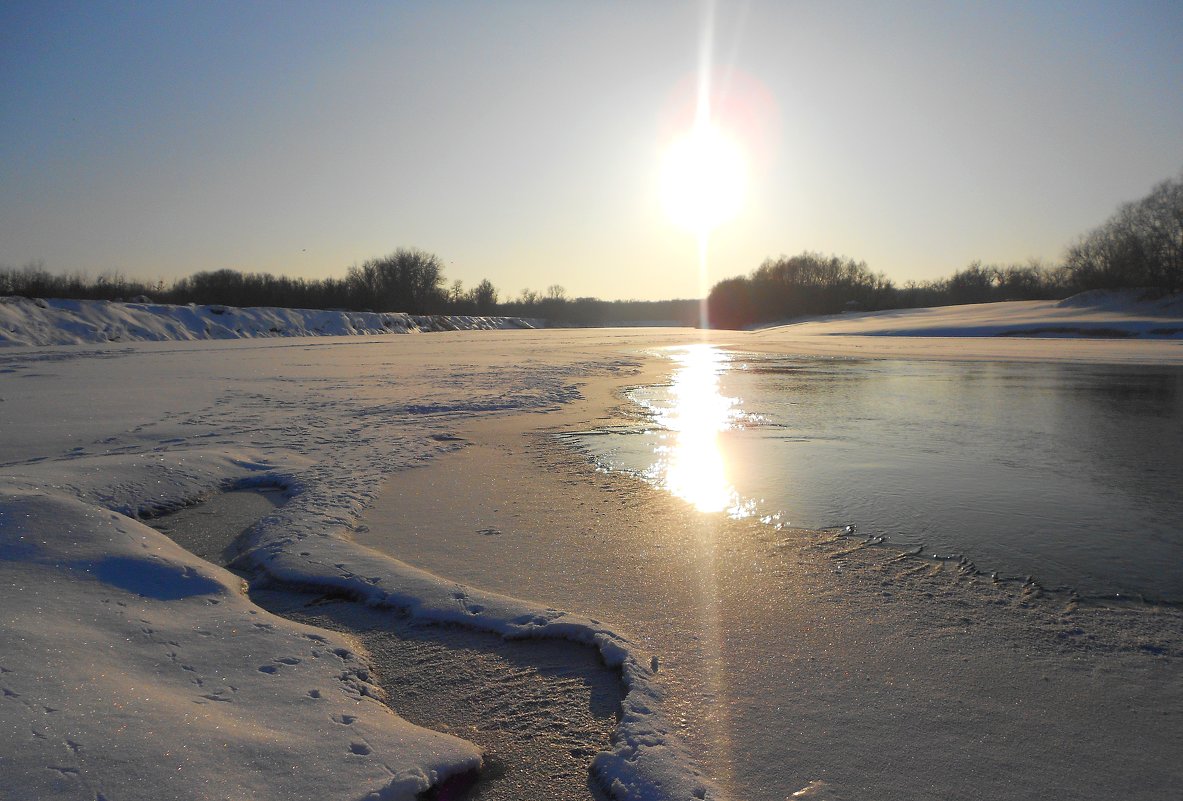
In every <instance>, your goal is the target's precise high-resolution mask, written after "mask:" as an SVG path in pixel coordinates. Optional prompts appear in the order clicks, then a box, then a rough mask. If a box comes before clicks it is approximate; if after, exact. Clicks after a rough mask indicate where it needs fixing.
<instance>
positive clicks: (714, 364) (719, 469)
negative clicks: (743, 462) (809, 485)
mask: <svg viewBox="0 0 1183 801" xmlns="http://www.w3.org/2000/svg"><path fill="white" fill-rule="evenodd" d="M672 355H673V359H674V361H675V362H677V364H678V368H677V370H676V371H675V373H674V376H673V385H672V387H671V395H672V398H671V400H672V404H671V406H670V408H669V409H667V410H665V411H664V413H663V414H662V415H661V420H662V423H663V425H664V426H666V427H667V428H669V429H670V430H671V431H672V432H673V434H674V440H673V443H672V446H671V447H669V448H668V449H667V450H666V452H665V454H666V458H665V459H664V461H663V462H662V463H661V465H660V468H659V469H660V471H661V473H662V483H663V485H664V486H665V487H666V488H667V489H668V490H669V491H670V492H672V493H673V494H674V495H675V496H677V497H679V498H681V499H683V500H685V501H688V502H689V503H691V504H693V505H694V507H695V508H697V509H698V510H699V511H700V512H723V511H726V512H728V513H730V514H731V515H732V516H735V517H742V516H744V515H745V514H747V513H748V512H749V511H750V510H748V509H746V508H745V507H744V505H743V504H742V503H741V502H740V499H739V496H738V495H737V494H736V492H735V488H734V487H733V486H732V485H731V482H730V481H729V480H728V477H727V465H726V460H725V458H724V455H723V451H722V449H721V447H720V443H719V436H720V435H721V434H722V433H723V432H724V431H727V430H729V429H731V428H733V427H734V426H735V425H736V420H737V419H738V418H739V416H740V412H739V409H738V408H736V404H737V401H736V400H735V399H734V398H728V397H724V396H723V395H722V394H721V392H720V389H719V376H720V374H721V373H723V372H724V371H725V370H726V369H727V357H726V356H725V355H724V354H723V353H721V352H720V351H719V350H718V349H717V348H715V347H713V346H711V345H697V346H693V345H692V346H690V347H687V348H684V349H682V350H680V351H677V352H675V353H674V354H672Z"/></svg>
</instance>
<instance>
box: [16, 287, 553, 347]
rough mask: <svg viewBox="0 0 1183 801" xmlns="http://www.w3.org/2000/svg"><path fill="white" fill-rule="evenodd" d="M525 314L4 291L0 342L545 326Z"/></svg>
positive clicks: (68, 342) (57, 342)
mask: <svg viewBox="0 0 1183 801" xmlns="http://www.w3.org/2000/svg"><path fill="white" fill-rule="evenodd" d="M539 327H542V323H541V321H539V320H526V319H523V318H520V317H469V316H463V315H416V314H402V313H395V312H385V313H377V312H352V311H322V310H318V309H281V308H272V307H258V308H237V307H234V306H221V305H212V306H198V305H195V304H191V305H188V306H172V305H168V304H163V303H113V302H108V301H104V300H54V299H50V300H44V299H41V298H36V299H29V298H21V297H0V346H3V345H80V344H88V343H97V342H141V341H153V342H159V341H167V340H195V339H249V338H254V337H306V336H357V335H360V334H406V333H415V332H421V331H422V332H428V331H488V330H495V329H508V328H539Z"/></svg>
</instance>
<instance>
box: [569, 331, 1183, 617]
mask: <svg viewBox="0 0 1183 801" xmlns="http://www.w3.org/2000/svg"><path fill="white" fill-rule="evenodd" d="M670 358H672V359H673V361H674V363H675V365H676V369H675V370H674V371H673V374H672V379H671V380H670V382H668V383H664V384H660V385H656V386H644V387H638V388H636V389H633V390H632V391H630V392H629V393H628V395H629V398H630V399H631V400H632V401H634V402H635V403H636V404H637V408H638V409H639V410H642V411H643V412H644V414H643V416H642V417H641V419H640V420H639V421H638V423H637V424H636V425H635V426H628V427H618V428H612V429H609V430H606V431H599V432H594V433H591V434H588V435H586V436H582V437H579V438H578V441H579V442H580V443H581V444H582V445H583V447H585V448H586V449H588V451H589V452H590V453H592V454H593V455H594V457H595V458H596V460H597V461H598V462H599V463H600V464H601V465H603V466H605V467H608V468H610V469H616V470H624V471H628V472H630V473H634V474H636V475H638V476H641V477H643V478H645V479H646V480H649V481H651V482H652V483H655V484H657V485H658V486H662V487H665V488H667V489H669V490H670V491H672V492H673V493H674V494H677V495H681V496H683V497H684V498H686V499H687V500H690V501H691V502H692V503H694V504H695V505H696V506H698V507H699V508H701V509H704V510H705V511H712V510H719V511H725V512H727V513H730V514H732V515H756V516H759V517H763V518H766V519H768V520H769V521H770V522H773V523H779V524H780V525H782V526H796V527H808V528H825V527H842V526H847V525H853V526H854V527H855V529H856V531H857V532H858V533H859V534H865V535H867V536H872V537H885V538H886V539H887V541H888V542H890V543H891V544H893V545H897V544H898V545H900V546H902V547H905V548H917V549H920V550H921V552H922V553H924V554H925V555H930V556H931V555H934V554H935V555H940V556H942V557H943V558H960V557H964V558H966V559H968V560H971V561H972V562H973V563H974V564H975V565H976V566H977V568H978V569H980V570H983V571H986V572H992V573H994V572H996V573H998V574H999V575H1000V576H1005V577H1027V576H1030V577H1033V578H1034V579H1035V580H1036V581H1037V582H1039V583H1041V584H1042V585H1044V586H1046V587H1067V588H1071V589H1074V590H1076V591H1078V592H1079V593H1081V594H1082V595H1085V596H1094V597H1096V596H1117V595H1121V596H1135V597H1137V596H1141V597H1145V598H1148V599H1154V600H1169V601H1180V600H1183V496H1181V495H1180V493H1179V491H1178V488H1179V487H1180V486H1183V451H1180V450H1179V448H1178V447H1177V444H1178V443H1180V442H1183V370H1180V369H1179V368H1177V367H1147V366H1109V365H1077V364H1054V363H1052V364H1021V363H1006V362H969V363H966V362H952V361H943V362H937V361H918V360H874V361H872V360H852V359H819V358H810V359H802V358H792V357H786V356H773V355H762V354H752V353H728V352H725V351H721V350H719V349H716V348H713V347H710V346H701V347H697V346H696V347H690V348H685V349H680V350H675V351H673V352H671V354H670Z"/></svg>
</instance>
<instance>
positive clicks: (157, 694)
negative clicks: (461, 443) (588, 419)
mask: <svg viewBox="0 0 1183 801" xmlns="http://www.w3.org/2000/svg"><path fill="white" fill-rule="evenodd" d="M683 336H684V334H683ZM639 338H640V335H638V339H639ZM407 341H408V340H407V339H405V338H390V337H354V338H348V339H343V338H333V339H297V340H284V341H276V340H270V341H227V342H210V343H203V344H202V345H201V346H200V347H198V348H194V347H193V346H192V345H191V344H189V343H128V344H121V345H119V346H118V347H117V348H113V347H111V346H107V347H106V348H105V349H100V350H90V349H87V350H81V349H74V348H70V349H61V348H58V349H24V348H21V349H14V350H12V351H9V352H7V353H5V354H0V375H2V376H3V378H2V383H0V413H2V414H3V418H2V419H3V423H4V424H3V428H2V429H0V436H2V449H0V453H2V454H3V456H2V460H0V584H2V585H3V586H5V587H7V588H9V589H8V591H6V598H5V604H4V607H3V613H2V615H3V617H2V623H0V686H2V687H3V690H4V696H3V698H2V699H0V796H3V797H13V798H19V797H22V794H24V793H25V788H28V787H32V788H34V790H33V792H32V795H31V796H30V797H37V798H81V797H86V798H97V797H100V796H102V797H106V798H111V799H113V798H147V797H159V796H168V797H173V798H193V799H198V798H209V797H227V798H234V797H244V798H245V797H250V798H285V799H290V798H308V799H323V798H358V797H369V796H367V793H373V794H374V795H373V797H374V798H382V799H399V798H406V799H410V798H413V797H415V795H416V794H418V793H420V792H422V791H424V790H425V789H427V788H428V787H429V786H433V785H435V784H438V783H439V782H440V781H441V780H443V779H445V778H446V777H448V776H451V775H456V774H458V773H462V772H466V771H469V770H471V769H473V768H474V767H475V766H476V765H477V764H479V752H478V751H477V749H475V748H474V747H473V746H472V745H470V744H468V743H466V742H463V741H460V740H457V739H456V738H453V737H448V736H444V735H440V734H438V733H436V732H431V731H427V730H422V729H418V728H417V727H413V726H410V724H407V723H406V722H405V721H403V720H401V719H400V718H398V717H397V716H395V715H393V714H392V713H390V712H389V711H388V710H387V709H386V708H385V707H383V706H382V705H380V704H378V703H376V702H375V700H374V699H375V698H376V697H377V696H379V695H381V693H380V691H379V690H377V688H376V686H375V685H373V684H372V683H370V680H369V667H368V666H367V665H366V663H365V661H364V659H362V658H358V657H357V656H355V655H353V654H352V653H351V649H350V646H349V645H348V643H345V642H343V641H342V640H341V639H340V638H339V637H336V636H330V635H327V634H318V633H315V632H310V631H309V630H308V629H307V628H306V627H302V626H298V625H295V624H291V623H287V622H285V621H283V620H280V619H278V618H274V617H272V616H269V615H267V614H266V613H265V612H263V611H262V610H261V609H259V608H257V607H255V606H254V605H253V604H251V603H250V601H249V599H248V598H247V597H246V596H245V595H244V594H243V593H242V589H241V587H240V583H239V581H238V579H237V578H236V577H235V576H233V575H232V574H228V573H226V572H225V571H223V570H221V569H220V568H217V567H215V566H213V565H210V564H208V563H205V562H203V561H201V560H199V559H196V558H195V557H192V556H191V555H190V554H187V553H186V552H184V551H182V550H180V549H179V548H177V547H176V546H174V545H173V544H172V543H171V542H170V541H169V540H167V539H166V538H165V537H164V536H163V535H161V534H159V533H157V532H155V531H154V530H152V529H150V528H147V527H146V526H144V525H143V524H142V523H141V522H140V520H139V517H140V516H141V515H143V514H150V513H153V512H155V511H158V510H161V509H168V508H171V507H175V506H177V505H180V504H185V503H190V502H193V501H195V500H198V499H200V498H201V497H203V496H205V495H208V494H210V493H214V492H217V491H219V490H221V489H224V488H226V487H228V486H238V485H247V486H249V485H259V484H265V485H274V486H281V487H283V488H284V489H285V492H286V493H287V494H288V495H289V496H290V499H289V500H288V502H287V503H286V504H285V505H284V506H283V507H281V508H279V509H277V510H276V511H275V512H274V513H273V514H271V515H269V516H268V517H266V518H265V519H264V520H263V521H261V522H260V523H259V525H258V526H257V527H256V528H255V529H254V531H253V533H252V536H251V541H250V547H249V550H248V552H247V553H246V554H244V555H243V556H242V557H241V558H240V560H239V562H238V565H239V566H240V567H242V568H244V569H246V570H248V571H251V572H252V573H254V574H255V575H256V576H257V578H258V580H260V581H264V582H280V583H283V584H286V585H289V586H296V587H301V588H317V589H319V590H320V591H322V592H329V593H333V594H345V595H348V596H350V597H354V598H357V599H359V600H361V601H364V602H366V603H368V604H370V605H372V606H375V607H381V608H387V609H390V610H391V614H404V615H405V614H410V615H411V616H413V617H417V618H422V619H428V620H433V621H438V622H442V623H460V624H463V625H466V626H469V627H473V628H478V629H482V630H486V631H491V632H496V633H499V634H502V635H504V636H506V637H513V638H518V637H558V638H563V639H569V640H575V641H578V642H582V643H587V644H589V645H592V646H593V647H595V648H596V649H598V651H599V652H600V654H601V656H602V658H603V659H604V661H605V663H606V664H608V665H610V666H612V667H615V668H616V669H617V670H619V671H620V675H621V677H622V680H623V682H624V684H625V686H626V687H627V690H628V692H627V694H626V695H625V697H624V699H623V701H622V705H621V720H620V724H619V726H618V729H617V733H616V736H615V739H614V742H613V743H612V745H611V747H610V748H608V750H605V751H604V752H603V753H601V754H599V755H598V756H596V759H595V764H594V775H595V776H596V779H597V783H598V784H599V785H600V786H601V787H602V788H603V789H604V790H605V791H607V792H609V793H610V794H611V795H612V797H614V798H618V799H664V798H692V797H700V798H701V797H706V796H708V794H709V783H707V782H705V781H704V780H703V779H702V778H701V777H699V776H698V775H697V774H696V772H695V770H694V768H693V761H692V760H691V759H690V757H689V756H688V754H687V753H686V752H685V751H684V750H683V749H681V748H680V747H679V746H678V745H677V737H676V736H675V735H672V734H671V727H670V725H669V724H668V723H667V722H666V717H665V714H664V712H663V708H662V700H661V691H660V688H659V687H658V686H657V685H655V684H654V682H653V675H654V673H653V667H652V666H651V665H650V655H649V654H648V653H645V652H643V651H640V650H638V649H637V648H636V646H635V645H633V644H632V643H630V642H629V641H628V640H626V639H625V638H623V637H622V636H620V634H618V633H617V632H616V631H615V630H613V629H612V628H611V627H609V626H608V625H606V624H603V623H600V622H597V621H593V620H591V619H589V618H587V617H583V616H580V615H573V614H569V613H566V612H563V611H561V610H559V609H555V608H548V607H546V606H542V605H539V604H536V603H531V602H528V601H522V600H517V599H515V598H510V597H507V596H504V595H498V594H495V593H489V592H482V591H481V590H477V589H474V588H469V587H465V586H462V585H460V584H457V583H455V582H454V581H450V580H448V579H446V578H442V577H439V576H434V575H431V574H429V573H426V572H424V571H422V570H419V569H417V568H415V567H413V566H412V565H410V564H407V563H405V562H402V561H399V560H396V559H394V558H391V557H389V556H386V555H383V554H379V553H377V552H374V551H371V550H369V549H366V548H363V547H361V546H358V545H355V544H353V543H352V542H351V539H350V535H351V532H352V528H353V527H354V526H355V525H356V524H357V520H358V517H359V515H360V514H361V512H362V511H363V510H364V509H365V508H367V507H368V506H369V505H371V504H372V502H373V498H374V496H375V494H376V493H377V492H378V491H379V489H380V487H381V485H382V482H383V478H384V477H385V476H386V475H388V474H390V473H391V472H392V471H396V470H400V469H406V468H408V467H413V466H415V465H416V464H418V463H420V462H421V461H422V460H424V459H428V458H430V457H432V456H433V455H436V454H439V453H442V452H445V451H447V450H449V449H452V448H455V447H456V443H455V440H453V439H452V438H451V436H450V430H451V427H452V426H454V425H455V424H456V423H457V421H459V420H462V419H466V418H469V417H473V416H484V415H490V414H493V415H496V414H502V413H506V412H529V411H535V412H545V411H546V410H551V409H556V408H559V407H560V406H561V405H562V404H564V403H566V402H568V401H570V400H571V399H573V398H576V397H578V396H579V391H578V388H577V383H578V382H582V381H586V380H589V379H591V378H594V377H596V376H603V375H612V374H615V373H617V372H619V371H621V370H628V369H630V364H631V362H630V361H629V360H627V359H625V358H623V357H621V356H620V355H619V353H609V352H605V351H603V350H601V352H600V354H599V355H595V356H592V357H584V358H575V359H572V358H571V357H572V355H573V354H572V353H571V352H570V351H567V352H566V353H563V354H555V355H544V354H541V353H539V352H537V351H536V349H535V348H531V349H529V352H530V358H529V359H523V357H524V356H525V352H524V351H522V350H521V348H520V347H508V345H509V344H510V343H511V342H513V343H516V342H517V337H516V336H515V335H514V334H513V333H512V332H474V333H464V332H460V333H455V334H448V335H440V336H438V337H430V338H426V337H424V338H418V337H417V338H414V341H415V343H416V344H415V346H413V347H403V346H401V345H400V343H402V342H407ZM407 556H408V557H410V558H413V554H408V555H407ZM317 637H323V639H317ZM395 708H397V703H396V704H395ZM293 765H300V766H303V767H302V768H300V769H298V770H297V769H293V768H292V766H293ZM236 787H237V788H242V789H240V790H237V791H236V790H234V789H233V788H236Z"/></svg>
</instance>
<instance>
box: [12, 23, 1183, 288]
mask: <svg viewBox="0 0 1183 801" xmlns="http://www.w3.org/2000/svg"><path fill="white" fill-rule="evenodd" d="M704 16H706V14H704V11H703V6H701V5H699V4H694V3H641V4H633V3H585V2H571V3H563V2H529V3H513V2H501V3H459V2H453V3H421V4H420V3H401V4H394V3H374V4H369V3H303V2H292V1H290V0H289V1H286V2H276V3H261V2H260V3H250V2H191V3H171V2H149V3H130V2H129V3H102V2H93V1H88V2H81V3H72V2H50V1H47V0H37V1H36V2H23V0H5V2H4V3H2V4H0V81H2V84H0V85H2V90H0V264H2V265H5V266H9V267H19V266H22V265H24V264H25V263H27V262H30V261H33V260H41V261H43V262H44V264H45V266H46V268H47V269H50V270H51V271H55V272H58V271H69V272H73V271H86V272H87V273H89V274H90V275H91V276H95V275H98V274H99V273H101V272H104V271H109V270H119V271H121V272H123V273H124V274H126V275H129V276H132V277H137V278H143V279H149V280H155V279H157V278H160V279H164V280H165V281H169V280H171V279H172V278H175V277H179V276H181V275H186V274H189V273H191V272H195V271H197V270H208V269H219V268H223V267H232V268H237V269H242V270H249V271H269V272H274V273H287V274H289V275H300V276H306V277H323V276H328V275H334V276H340V275H343V274H344V271H345V269H346V268H347V267H348V266H349V265H350V264H352V263H355V262H360V261H364V260H365V259H367V258H370V257H374V256H379V255H382V254H385V253H387V252H389V251H392V250H394V249H395V248H398V247H420V248H423V249H426V250H430V251H433V252H435V253H438V254H439V255H440V256H441V257H443V259H444V260H445V262H446V264H447V265H448V267H447V275H448V278H449V279H450V280H451V279H460V280H462V281H464V282H465V284H466V285H472V284H473V283H475V282H477V281H479V280H480V279H481V278H484V277H488V278H489V279H491V280H492V281H493V283H494V284H496V285H497V286H498V287H499V288H500V289H501V290H502V292H503V294H517V292H518V291H519V290H521V289H522V288H524V287H530V288H533V289H537V290H543V289H545V288H546V287H547V286H548V285H550V284H555V283H557V284H561V285H563V286H564V287H566V289H567V291H568V293H569V294H570V295H573V296H578V295H595V296H599V297H604V298H626V297H636V298H646V299H656V298H661V297H694V296H697V295H698V294H699V292H700V285H699V277H698V271H697V266H696V265H697V261H696V260H697V245H696V242H695V241H694V238H693V237H692V236H690V235H688V234H687V233H685V232H684V231H681V230H679V229H678V228H676V227H675V226H673V225H672V224H671V223H670V221H669V220H668V219H667V216H666V214H665V213H664V210H663V208H662V206H661V202H660V194H659V187H658V174H659V166H660V161H661V155H662V152H663V149H664V148H665V147H666V146H667V145H668V143H669V140H670V137H671V136H672V134H673V133H675V132H676V130H677V127H678V125H679V124H680V123H681V122H683V121H685V112H686V108H687V103H689V102H691V101H692V99H693V87H694V81H695V75H696V72H697V70H698V68H699V63H700V59H699V54H700V47H699V44H700V36H701V31H702V28H703V26H702V20H703V18H704ZM713 16H714V20H715V23H714V37H713V47H712V53H713V60H714V66H715V68H716V70H717V76H716V80H715V83H714V86H715V88H716V89H717V91H718V93H719V96H718V97H717V98H716V102H715V108H716V109H717V110H718V111H719V112H720V115H721V124H723V125H726V126H730V127H731V128H732V129H733V130H734V131H735V133H736V135H737V137H738V138H739V139H740V141H741V144H742V145H743V147H744V148H745V152H746V153H747V157H748V161H749V172H750V174H749V179H748V182H749V191H748V194H747V197H746V200H745V205H744V208H743V210H742V211H741V213H740V214H739V216H738V217H736V218H735V219H734V220H732V221H730V222H728V223H726V224H724V225H723V226H722V227H720V228H719V229H718V230H717V231H716V232H715V234H714V236H713V237H712V241H711V246H710V278H711V280H718V279H720V278H724V277H728V276H731V275H737V274H741V273H746V272H749V271H750V270H752V269H753V268H755V267H756V266H758V265H759V263H760V262H761V261H762V260H763V259H764V258H766V257H768V256H777V255H780V254H782V253H786V254H793V253H798V252H800V251H802V250H816V251H822V252H824V253H827V254H828V253H837V254H842V255H848V256H852V257H855V258H858V259H863V260H865V261H866V262H867V263H868V265H869V266H870V267H871V268H872V269H873V270H876V271H883V272H885V273H886V274H887V275H889V276H890V277H892V278H893V279H894V280H896V281H897V282H904V281H907V280H912V279H914V280H923V279H929V278H935V277H939V276H942V275H947V274H949V273H951V272H952V271H954V270H956V269H960V268H962V267H964V266H966V265H967V264H968V263H969V262H970V261H972V260H974V259H982V260H984V261H986V262H1011V261H1025V260H1026V259H1028V258H1031V257H1038V258H1044V259H1048V260H1055V259H1057V258H1058V257H1059V256H1060V255H1061V253H1062V251H1063V248H1064V246H1065V245H1067V244H1068V243H1069V242H1071V241H1072V240H1073V239H1074V238H1075V237H1077V236H1078V235H1080V234H1082V233H1084V232H1085V231H1087V230H1088V229H1090V228H1091V227H1093V226H1095V225H1097V224H1099V223H1101V222H1102V221H1104V220H1105V219H1106V218H1107V217H1108V216H1109V215H1110V214H1111V213H1112V212H1113V211H1114V209H1115V208H1116V206H1117V205H1118V204H1119V203H1121V202H1124V201H1129V200H1134V199H1137V198H1138V197H1141V196H1142V195H1144V194H1145V193H1146V192H1147V191H1149V189H1150V188H1151V187H1152V186H1153V185H1154V184H1155V183H1157V182H1159V181H1161V180H1164V179H1166V178H1170V177H1174V176H1177V175H1179V173H1180V170H1181V169H1183V46H1181V45H1180V42H1183V4H1180V3H1179V2H1177V1H1176V0H1168V1H1166V2H1129V3H1117V2H1097V3H1090V2H1062V3H1061V2H1032V3H1028V2H1016V3H1003V2H991V3H981V4H976V3H941V2H932V3H927V2H898V3H874V2H858V3H829V2H816V3H814V2H803V3H790V2H768V3H762V2H750V3H729V2H719V3H717V4H716V5H715V7H714V14H713Z"/></svg>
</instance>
